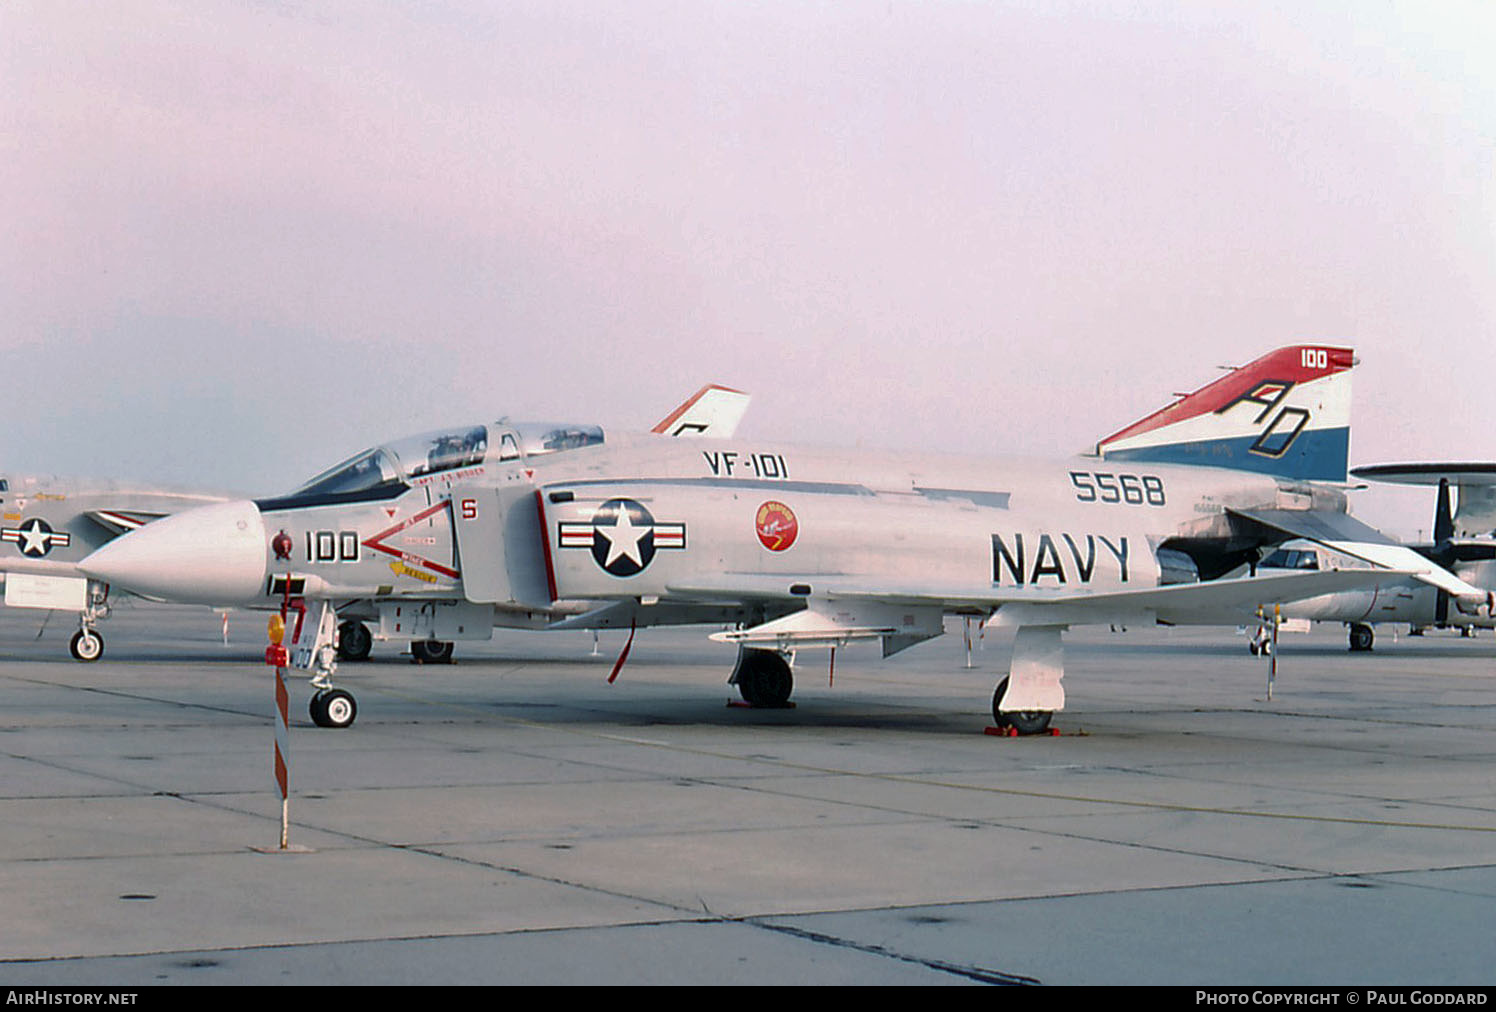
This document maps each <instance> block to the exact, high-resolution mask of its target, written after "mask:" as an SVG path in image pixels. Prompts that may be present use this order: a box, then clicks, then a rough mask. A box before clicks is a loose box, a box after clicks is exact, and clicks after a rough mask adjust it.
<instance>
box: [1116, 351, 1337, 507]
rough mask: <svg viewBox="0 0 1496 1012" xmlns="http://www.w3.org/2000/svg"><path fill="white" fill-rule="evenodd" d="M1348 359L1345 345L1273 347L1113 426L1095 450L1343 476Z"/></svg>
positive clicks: (1119, 456) (1289, 474)
mask: <svg viewBox="0 0 1496 1012" xmlns="http://www.w3.org/2000/svg"><path fill="white" fill-rule="evenodd" d="M1355 363H1356V359H1355V356H1354V355H1353V354H1352V351H1351V349H1349V348H1331V347H1325V346H1323V345H1307V344H1306V345H1291V346H1289V347H1286V348H1279V349H1278V350H1277V351H1274V352H1270V353H1269V354H1267V355H1264V356H1262V357H1261V358H1259V359H1257V360H1256V361H1255V362H1252V363H1250V364H1248V365H1244V366H1240V367H1237V368H1234V369H1232V370H1231V371H1230V372H1229V373H1227V374H1226V375H1225V376H1222V377H1221V378H1220V379H1218V380H1216V381H1215V382H1213V383H1210V384H1207V385H1206V386H1203V387H1201V388H1200V389H1199V390H1196V391H1195V392H1194V393H1192V394H1186V395H1183V396H1181V397H1180V398H1179V399H1178V400H1176V401H1175V402H1174V403H1172V404H1170V405H1168V406H1167V407H1164V408H1160V409H1159V410H1158V411H1155V412H1154V413H1153V414H1151V415H1148V416H1147V417H1146V418H1143V419H1142V420H1140V421H1137V422H1134V423H1133V424H1132V425H1129V426H1128V427H1127V428H1125V429H1122V430H1120V431H1118V432H1114V433H1112V434H1111V435H1110V436H1107V437H1106V438H1105V439H1103V440H1101V441H1100V442H1099V443H1097V444H1096V453H1097V456H1100V457H1103V458H1106V459H1116V460H1137V461H1155V462H1159V463H1167V464H1197V465H1200V466H1204V467H1228V468H1234V469H1236V470H1242V471H1256V472H1259V473H1263V474H1271V475H1275V476H1277V477H1280V478H1295V479H1306V480H1316V481H1344V480H1345V477H1346V464H1347V459H1348V457H1349V454H1350V410H1351V367H1352V366H1354V365H1355Z"/></svg>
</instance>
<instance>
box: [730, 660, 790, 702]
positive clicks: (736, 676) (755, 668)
mask: <svg viewBox="0 0 1496 1012" xmlns="http://www.w3.org/2000/svg"><path fill="white" fill-rule="evenodd" d="M728 682H729V683H730V684H733V685H736V686H737V687H738V695H740V696H742V697H743V702H745V703H747V704H748V705H749V706H759V707H778V708H783V707H786V706H789V705H790V693H791V692H793V691H794V688H795V678H794V675H793V674H791V673H790V662H789V660H787V659H786V658H785V656H784V655H783V654H781V653H780V652H779V651H777V650H750V649H748V648H746V647H745V648H743V649H741V650H739V651H738V663H737V666H736V667H735V668H733V670H732V677H730V678H729V679H728Z"/></svg>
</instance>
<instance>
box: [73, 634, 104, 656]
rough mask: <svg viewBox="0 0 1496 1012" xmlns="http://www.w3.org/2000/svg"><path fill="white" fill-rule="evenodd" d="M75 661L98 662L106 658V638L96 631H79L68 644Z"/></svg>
mask: <svg viewBox="0 0 1496 1012" xmlns="http://www.w3.org/2000/svg"><path fill="white" fill-rule="evenodd" d="M68 650H69V651H71V652H72V655H73V660H75V661H83V662H85V663H86V662H88V661H96V660H98V659H99V658H100V657H103V656H104V637H103V636H100V635H99V633H98V631H97V630H95V629H87V628H85V629H79V630H78V631H77V632H75V633H73V639H72V641H71V642H70V643H68Z"/></svg>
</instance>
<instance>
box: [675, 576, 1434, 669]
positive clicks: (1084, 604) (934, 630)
mask: <svg viewBox="0 0 1496 1012" xmlns="http://www.w3.org/2000/svg"><path fill="white" fill-rule="evenodd" d="M1408 575H1411V574H1410V573H1409V572H1407V571H1404V570H1387V569H1382V568H1374V569H1343V570H1315V571H1303V572H1288V573H1274V574H1268V575H1262V576H1256V577H1238V578H1233V579H1222V580H1211V581H1207V582H1202V583H1183V584H1174V585H1170V586H1163V587H1140V588H1138V589H1136V590H1120V591H1100V592H1094V593H1093V592H1088V591H1058V592H1056V591H1052V590H1048V589H1045V590H1035V589H1033V588H997V589H994V590H992V591H991V592H984V593H975V594H974V593H972V592H971V591H969V590H955V589H952V588H940V587H935V586H917V585H907V586H904V587H877V588H874V587H859V586H852V585H840V586H838V585H831V586H828V587H827V588H826V589H825V592H824V596H818V597H816V598H812V599H807V606H806V607H805V608H803V609H801V610H797V611H795V612H793V613H791V614H788V615H782V616H780V617H778V618H775V619H772V620H771V621H768V622H763V623H761V624H759V625H755V626H751V627H749V628H746V629H734V630H728V631H725V632H719V633H714V634H713V635H712V639H714V640H718V641H721V642H728V643H740V644H744V645H747V646H762V647H773V648H775V649H781V650H783V649H790V648H793V647H796V646H804V647H810V646H836V645H840V644H844V643H847V642H851V641H853V640H862V639H874V638H879V637H882V638H884V654H885V656H887V655H888V654H890V653H894V652H896V651H897V650H901V649H903V648H904V647H906V646H910V645H912V644H913V643H917V642H919V641H921V640H924V639H929V638H931V637H933V636H938V635H939V634H940V632H941V617H942V616H943V615H944V614H945V613H946V612H951V611H957V612H959V611H970V612H976V613H980V614H987V613H989V612H993V615H992V618H991V619H990V620H989V624H991V625H995V626H1008V627H1017V626H1067V625H1087V624H1097V623H1102V622H1138V621H1144V620H1146V621H1154V620H1158V621H1162V622H1166V623H1171V624H1176V623H1177V624H1185V623H1191V622H1194V623H1199V622H1202V621H1210V622H1221V621H1241V620H1244V619H1247V618H1250V617H1252V616H1253V615H1254V614H1255V613H1256V612H1257V611H1258V609H1261V608H1266V607H1270V606H1272V605H1274V604H1282V603H1286V602H1288V601H1296V600H1300V599H1302V598H1306V597H1318V596H1319V595H1321V594H1332V593H1337V592H1339V591H1345V590H1356V589H1359V588H1362V587H1366V586H1369V585H1372V584H1376V583H1380V582H1385V581H1386V580H1388V579H1389V578H1397V577H1403V576H1408ZM760 582H761V583H762V585H761V586H758V587H756V588H754V587H753V586H752V585H753V584H754V583H760ZM671 592H672V594H679V595H680V596H682V597H689V598H693V599H696V600H699V601H706V600H711V599H713V598H715V599H716V600H718V601H722V600H724V599H726V598H727V597H729V596H731V597H735V598H736V599H738V600H740V601H742V600H749V599H754V598H756V599H758V600H761V601H776V602H781V603H782V602H784V601H787V600H789V599H791V598H792V596H793V595H791V594H790V593H787V591H786V589H785V587H784V584H783V581H782V580H781V581H776V585H775V586H770V585H769V583H768V582H767V581H762V580H761V579H755V580H749V581H746V582H744V581H734V580H732V579H730V578H724V579H723V580H722V582H721V583H719V584H708V585H700V586H690V587H672V588H671ZM994 610H995V611H994Z"/></svg>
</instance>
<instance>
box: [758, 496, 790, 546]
mask: <svg viewBox="0 0 1496 1012" xmlns="http://www.w3.org/2000/svg"><path fill="white" fill-rule="evenodd" d="M753 529H754V530H755V531H757V532H758V540H759V543H760V544H762V545H763V546H764V547H765V548H767V549H768V550H769V551H771V552H782V551H784V550H785V549H787V548H789V547H790V546H791V545H793V544H794V543H795V538H797V537H799V535H800V521H799V520H797V519H796V518H795V511H794V510H792V509H790V508H789V507H788V506H786V505H785V504H784V503H782V502H775V501H774V500H773V499H770V500H769V501H768V502H766V503H764V504H763V505H762V506H760V507H759V508H758V512H757V513H755V514H754V516H753Z"/></svg>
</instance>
